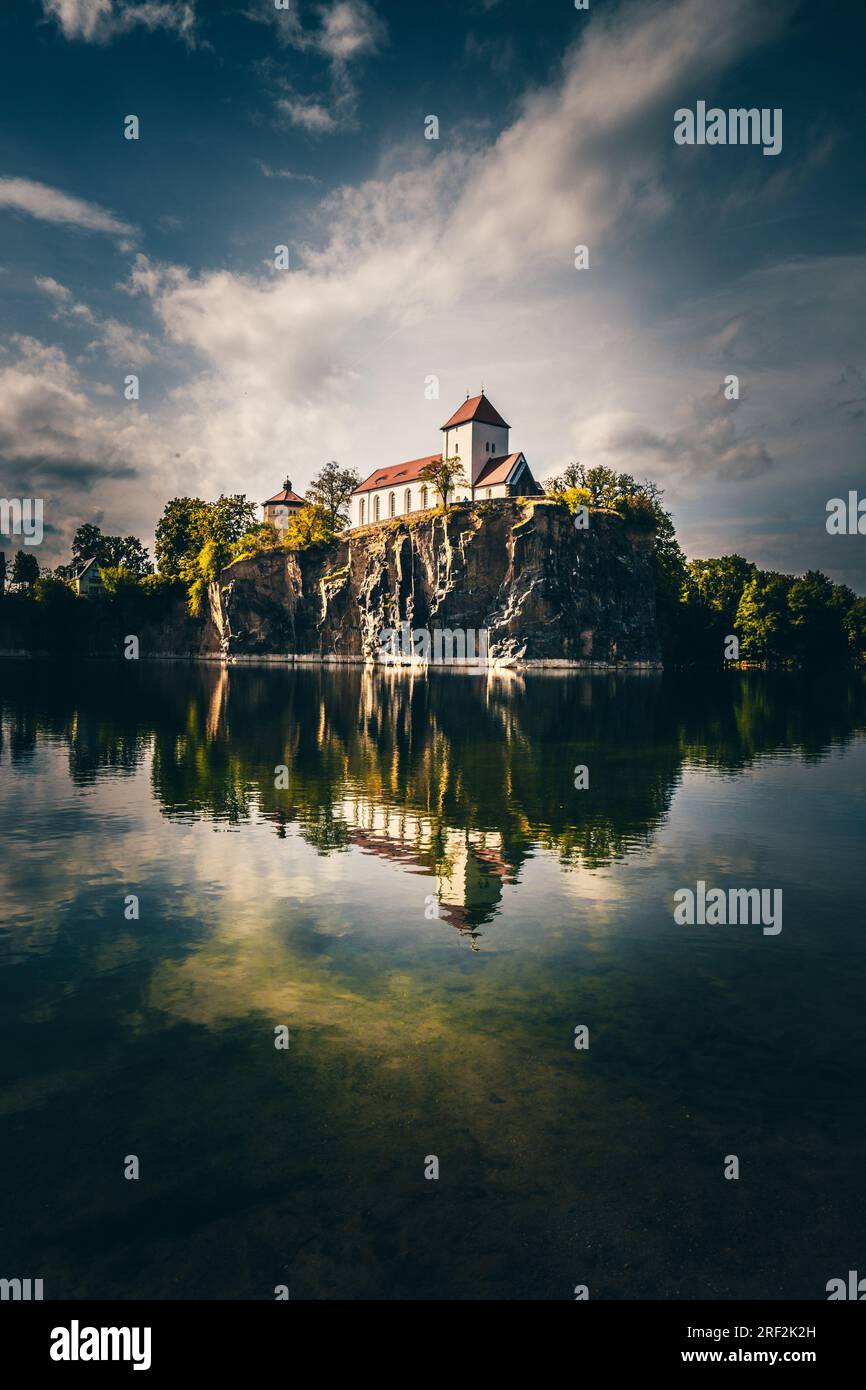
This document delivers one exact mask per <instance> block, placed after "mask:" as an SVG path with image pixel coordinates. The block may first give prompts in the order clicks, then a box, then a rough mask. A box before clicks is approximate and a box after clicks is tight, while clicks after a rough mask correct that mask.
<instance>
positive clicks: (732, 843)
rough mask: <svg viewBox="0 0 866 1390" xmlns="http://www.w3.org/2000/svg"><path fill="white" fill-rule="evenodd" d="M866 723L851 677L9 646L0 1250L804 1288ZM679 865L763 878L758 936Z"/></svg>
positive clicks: (207, 1274)
mask: <svg viewBox="0 0 866 1390" xmlns="http://www.w3.org/2000/svg"><path fill="white" fill-rule="evenodd" d="M864 731H866V687H864V683H863V681H862V680H859V679H851V680H848V679H846V678H839V679H833V680H831V679H828V678H825V679H824V680H823V681H821V682H817V683H809V682H807V681H806V680H805V679H801V678H799V677H796V676H785V675H779V676H772V675H765V674H759V673H733V674H730V675H728V676H726V677H721V676H720V677H708V678H702V679H699V680H697V679H693V678H688V677H684V676H679V677H678V676H676V675H673V674H672V675H670V676H666V677H664V678H657V677H631V678H629V677H617V678H613V677H610V678H608V677H579V676H568V677H556V678H554V677H542V676H537V677H527V678H521V677H519V676H510V677H509V676H502V677H496V678H491V679H487V678H476V677H474V676H462V675H449V674H445V673H442V674H434V675H432V676H431V677H430V678H429V679H418V678H415V679H412V678H410V677H408V676H405V675H398V674H391V675H388V674H387V673H378V674H376V673H366V672H361V671H349V672H328V671H319V670H310V671H297V672H293V671H281V670H257V669H242V670H232V671H230V672H226V671H222V670H218V669H215V668H210V667H204V666H194V665H185V664H175V663H165V664H150V665H148V664H146V663H141V664H140V665H139V664H137V663H119V664H117V665H114V664H109V663H105V664H101V663H91V664H89V665H87V666H82V667H79V668H75V667H69V666H53V665H51V664H47V663H46V664H40V663H15V662H4V663H0V739H2V742H0V892H2V906H0V1028H2V1038H0V1121H2V1140H0V1250H2V1264H3V1268H2V1269H0V1275H2V1276H4V1277H12V1276H19V1277H32V1278H39V1277H41V1278H43V1279H44V1281H45V1296H46V1297H48V1298H64V1297H90V1298H96V1297H111V1298H157V1297H169V1298H195V1297H199V1298H202V1297H203V1298H211V1297H229V1298H273V1291H274V1287H275V1285H277V1284H283V1283H284V1284H288V1285H289V1287H290V1289H291V1296H292V1298H293V1299H294V1298H364V1297H368V1298H377V1299H391V1298H433V1299H439V1298H461V1299H467V1298H470V1299H471V1298H497V1299H501V1298H517V1297H529V1298H539V1299H551V1298H554V1299H562V1298H566V1299H567V1298H570V1297H571V1296H572V1290H573V1288H574V1286H575V1284H578V1283H584V1284H587V1285H588V1286H589V1289H590V1295H591V1297H594V1298H595V1297H599V1298H605V1297H607V1298H641V1297H654V1298H708V1297H727V1298H747V1297H749V1298H750V1297H756V1298H771V1297H782V1298H822V1297H825V1296H826V1294H825V1285H826V1282H827V1280H828V1279H830V1278H833V1277H836V1276H842V1277H845V1276H846V1275H847V1271H848V1270H849V1269H856V1268H860V1269H861V1270H862V1268H863V1264H864V1260H866V1240H864V1236H866V1216H864V1199H863V1186H864V1184H863V1172H864V1157H866V1143H864V1139H866V1111H864V1103H863V1093H864V1073H866V1066H864V1047H863V1034H864V1024H863V1019H864V1010H866V997H864V996H866V949H864V942H866V922H864V913H863V904H864V901H866V855H864V834H863V832H864V825H866V739H864ZM578 764H585V765H587V767H588V768H589V778H590V786H589V789H588V790H584V791H577V790H575V788H574V769H575V767H576V765H578ZM277 765H285V767H286V768H287V786H285V787H284V788H282V789H279V790H278V789H276V787H275V774H274V770H275V767H276V766H277ZM698 879H704V880H706V881H707V883H708V884H710V885H713V886H719V887H725V888H727V887H745V888H748V887H766V888H781V889H782V891H783V901H784V925H783V930H782V933H781V935H779V936H777V937H769V936H764V935H763V934H762V932H761V929H760V927H759V926H734V927H709V926H704V927H698V926H696V927H680V926H677V925H675V923H674V921H673V894H674V892H675V890H676V889H677V888H680V887H687V886H691V887H694V885H695V883H696V881H697V880H698ZM128 894H135V895H137V896H138V898H139V900H140V918H139V920H138V921H128V920H126V918H125V916H124V899H125V897H126V895H128ZM280 1024H284V1025H286V1026H287V1027H288V1028H289V1030H290V1036H291V1045H290V1048H289V1050H288V1051H277V1050H276V1049H275V1047H274V1029H275V1027H276V1026H278V1025H280ZM578 1024H586V1025H587V1026H588V1027H589V1029H590V1047H589V1050H588V1051H576V1050H575V1048H574V1045H573V1038H574V1029H575V1026H576V1025H578ZM129 1154H135V1155H137V1156H138V1158H139V1161H140V1165H141V1176H140V1179H139V1181H137V1182H130V1181H126V1180H125V1179H124V1176H123V1169H124V1159H125V1156H126V1155H129ZM433 1154H435V1155H436V1156H437V1157H438V1159H439V1163H440V1178H439V1180H438V1182H434V1181H426V1180H425V1178H424V1165H425V1157H426V1156H427V1155H433ZM729 1154H736V1155H737V1156H738V1157H739V1160H740V1165H741V1168H740V1171H741V1177H740V1180H739V1181H738V1182H730V1181H725V1179H724V1177H723V1168H724V1163H725V1156H726V1155H729Z"/></svg>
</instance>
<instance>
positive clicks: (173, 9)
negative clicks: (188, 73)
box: [42, 0, 195, 45]
mask: <svg viewBox="0 0 866 1390" xmlns="http://www.w3.org/2000/svg"><path fill="white" fill-rule="evenodd" d="M42 8H43V10H44V12H45V14H46V15H47V16H48V17H49V18H51V19H55V20H56V21H57V23H58V25H59V26H60V29H61V32H62V33H63V36H64V38H67V39H83V40H84V42H85V43H109V42H110V41H111V40H112V39H113V38H116V37H117V36H118V35H121V34H127V33H129V32H130V30H131V29H135V28H142V29H149V30H154V29H169V30H173V31H174V32H175V33H176V34H178V35H179V36H180V37H181V38H183V39H184V40H185V41H186V42H187V43H188V44H190V45H191V44H192V42H193V33H194V29H195V8H194V6H193V4H192V3H191V2H188V0H42Z"/></svg>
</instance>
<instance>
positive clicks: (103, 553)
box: [64, 521, 153, 579]
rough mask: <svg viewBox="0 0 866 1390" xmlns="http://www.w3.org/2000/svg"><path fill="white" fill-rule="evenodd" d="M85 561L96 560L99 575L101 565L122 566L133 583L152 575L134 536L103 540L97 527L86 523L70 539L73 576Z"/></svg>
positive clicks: (105, 538) (146, 559) (142, 548)
mask: <svg viewBox="0 0 866 1390" xmlns="http://www.w3.org/2000/svg"><path fill="white" fill-rule="evenodd" d="M88 560H96V562H97V564H98V565H99V568H100V571H101V570H102V567H103V565H107V566H112V565H123V566H124V568H125V569H127V570H128V571H129V573H130V574H131V575H133V576H134V577H135V578H137V579H143V578H144V576H145V575H146V574H152V573H153V565H152V564H151V563H150V556H149V555H148V553H147V550H146V548H145V547H144V546H143V545H142V543H141V541H140V540H139V539H138V537H137V536H106V535H103V532H102V530H101V528H100V527H99V526H94V525H93V524H92V523H91V522H89V521H86V522H84V524H83V525H81V526H79V528H78V530H77V531H76V532H75V535H74V536H73V537H72V566H71V567H70V566H64V568H65V569H66V568H71V569H72V570H73V572H74V573H76V574H77V573H78V572H79V570H81V569H82V567H83V566H84V565H85V564H86V562H87V561H88Z"/></svg>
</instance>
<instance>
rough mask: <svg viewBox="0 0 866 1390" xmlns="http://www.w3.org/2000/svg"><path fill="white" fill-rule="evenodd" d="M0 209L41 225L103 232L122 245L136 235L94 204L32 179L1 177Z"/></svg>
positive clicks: (127, 225) (133, 230)
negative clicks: (34, 218) (34, 219)
mask: <svg viewBox="0 0 866 1390" xmlns="http://www.w3.org/2000/svg"><path fill="white" fill-rule="evenodd" d="M0 208H10V209H12V210H14V211H15V212H23V213H26V214H27V215H28V216H29V217H37V218H39V219H40V220H41V221H43V222H60V223H66V224H68V225H72V226H74V227H81V228H82V230H84V231H88V232H106V233H107V234H108V235H109V236H113V237H117V238H120V239H121V241H122V242H123V243H126V242H127V241H128V240H129V239H130V238H131V237H133V236H135V235H136V233H135V228H134V227H131V226H130V225H129V223H128V222H122V221H121V220H120V218H119V217H115V215H114V213H113V212H108V211H106V209H105V208H102V207H100V206H99V205H98V204H97V203H88V202H85V200H84V199H83V198H76V197H74V196H73V195H72V194H70V193H63V192H61V190H60V189H59V188H51V187H50V186H49V185H48V184H47V183H37V182H36V181H35V180H34V179H12V178H0Z"/></svg>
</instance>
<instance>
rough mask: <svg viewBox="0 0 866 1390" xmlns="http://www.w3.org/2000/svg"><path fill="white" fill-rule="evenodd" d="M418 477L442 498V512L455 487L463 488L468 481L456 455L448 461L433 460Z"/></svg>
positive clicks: (443, 459)
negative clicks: (430, 485) (431, 486)
mask: <svg viewBox="0 0 866 1390" xmlns="http://www.w3.org/2000/svg"><path fill="white" fill-rule="evenodd" d="M418 476H419V478H422V479H423V480H424V482H425V483H432V484H433V486H434V487H435V489H436V491H437V492H438V493H439V496H440V497H441V498H442V510H443V511H446V510H447V508H448V498H449V497H450V495H451V493H452V492H453V491H454V489H455V487H459V486H464V485H466V484H467V483H468V479H467V477H466V475H465V473H464V472H463V465H462V464H461V462H460V458H459V455H457V454H455V455H454V457H453V458H450V459H446V458H437V459H433V460H432V462H430V463H428V464H425V466H424V467H423V468H422V469H421V472H420V473H419V474H418Z"/></svg>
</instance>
